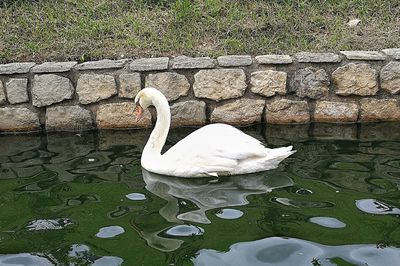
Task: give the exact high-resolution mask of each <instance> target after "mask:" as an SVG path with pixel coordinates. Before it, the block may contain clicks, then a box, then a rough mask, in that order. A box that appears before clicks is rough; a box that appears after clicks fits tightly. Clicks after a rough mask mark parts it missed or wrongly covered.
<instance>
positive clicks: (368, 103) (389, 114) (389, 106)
mask: <svg viewBox="0 0 400 266" xmlns="http://www.w3.org/2000/svg"><path fill="white" fill-rule="evenodd" d="M360 103H361V114H360V120H361V121H362V122H367V121H374V122H375V121H400V105H399V104H398V102H397V100H396V99H383V100H378V99H372V98H370V99H362V100H361V101H360Z"/></svg>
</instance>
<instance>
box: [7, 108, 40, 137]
mask: <svg viewBox="0 0 400 266" xmlns="http://www.w3.org/2000/svg"><path fill="white" fill-rule="evenodd" d="M39 127H40V124H39V117H38V115H37V114H36V113H34V112H33V111H31V110H29V109H28V108H25V107H21V108H18V107H3V108H0V131H8V132H18V131H35V130H38V129H39Z"/></svg>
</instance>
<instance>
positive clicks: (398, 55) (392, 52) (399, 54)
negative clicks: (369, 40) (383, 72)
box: [382, 48, 400, 60]
mask: <svg viewBox="0 0 400 266" xmlns="http://www.w3.org/2000/svg"><path fill="white" fill-rule="evenodd" d="M382 52H383V53H385V54H386V55H388V56H390V57H392V58H394V59H396V60H400V48H391V49H384V50H382Z"/></svg>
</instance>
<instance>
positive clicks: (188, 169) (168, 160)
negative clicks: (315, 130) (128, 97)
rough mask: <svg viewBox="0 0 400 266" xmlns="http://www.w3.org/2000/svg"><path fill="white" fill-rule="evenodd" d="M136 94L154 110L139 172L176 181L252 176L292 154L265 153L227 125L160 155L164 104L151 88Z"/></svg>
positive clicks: (165, 117)
mask: <svg viewBox="0 0 400 266" xmlns="http://www.w3.org/2000/svg"><path fill="white" fill-rule="evenodd" d="M140 93H141V96H139V95H138V96H139V97H143V95H145V97H146V98H147V99H151V101H152V104H153V105H154V106H155V107H156V110H157V123H156V127H155V129H154V130H153V132H152V134H151V136H150V138H149V141H148V143H147V144H146V147H145V148H144V150H143V154H142V159H141V163H142V166H143V168H145V169H146V170H148V171H150V172H154V173H158V174H164V175H171V176H180V177H201V176H220V175H237V174H246V173H254V172H260V171H265V170H269V169H273V168H276V167H277V166H278V164H279V163H280V162H281V161H282V160H284V159H285V158H286V157H288V156H290V155H291V154H293V153H294V152H295V151H292V146H289V147H282V148H277V149H269V148H266V147H265V146H264V145H263V144H262V143H261V142H260V141H259V140H257V139H255V138H253V137H251V136H249V135H247V134H245V133H243V132H242V131H240V130H239V129H236V128H234V127H232V126H230V125H226V124H211V125H207V126H204V127H202V128H200V129H198V130H196V131H194V132H193V133H191V134H190V135H188V136H187V137H185V138H184V139H182V140H181V141H179V142H178V143H176V144H175V145H174V146H173V147H172V148H170V149H169V150H168V151H167V152H165V153H164V154H163V155H161V149H162V146H163V145H164V143H165V139H166V137H167V134H168V130H169V124H170V111H169V106H168V101H167V100H166V99H165V97H164V95H162V94H161V92H159V91H158V90H156V89H154V88H146V89H143V90H142V91H141V92H140ZM138 96H137V97H138ZM146 107H147V106H146Z"/></svg>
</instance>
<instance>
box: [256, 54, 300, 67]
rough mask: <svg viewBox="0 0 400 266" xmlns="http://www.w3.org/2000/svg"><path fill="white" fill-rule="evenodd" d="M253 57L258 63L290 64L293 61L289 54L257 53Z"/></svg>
mask: <svg viewBox="0 0 400 266" xmlns="http://www.w3.org/2000/svg"><path fill="white" fill-rule="evenodd" d="M255 59H256V62H257V63H258V64H260V65H284V64H291V63H292V62H293V60H292V58H291V57H290V55H278V54H269V55H258V56H256V58H255Z"/></svg>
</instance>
